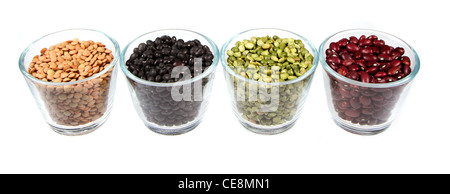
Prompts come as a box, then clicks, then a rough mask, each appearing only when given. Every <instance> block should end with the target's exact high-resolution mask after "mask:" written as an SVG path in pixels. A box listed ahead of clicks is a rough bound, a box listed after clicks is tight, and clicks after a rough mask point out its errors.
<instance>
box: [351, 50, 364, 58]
mask: <svg viewBox="0 0 450 194" xmlns="http://www.w3.org/2000/svg"><path fill="white" fill-rule="evenodd" d="M353 59H355V60H357V59H362V54H361V52H359V51H358V52H355V53H353Z"/></svg>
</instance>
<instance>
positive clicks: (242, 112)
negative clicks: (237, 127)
mask: <svg viewBox="0 0 450 194" xmlns="http://www.w3.org/2000/svg"><path fill="white" fill-rule="evenodd" d="M220 59H221V62H222V67H223V69H224V76H225V79H226V82H227V86H228V93H229V95H230V99H231V104H232V109H233V112H234V113H235V116H236V117H237V118H238V120H239V122H240V123H241V124H242V125H243V126H244V127H245V128H247V129H248V130H250V131H252V132H255V133H258V134H268V135H269V134H270V135H272V134H279V133H282V132H284V131H287V130H288V129H290V128H292V126H293V125H294V124H295V123H296V121H297V120H298V118H299V116H300V114H301V112H302V108H303V105H304V103H305V101H306V98H307V96H308V91H309V89H310V87H311V83H312V80H313V76H314V72H315V70H316V68H317V66H318V53H317V50H316V48H315V47H314V45H312V44H311V43H310V42H309V41H308V40H307V39H306V38H304V37H303V36H301V35H299V34H296V33H294V32H290V31H287V30H282V29H273V28H260V29H252V30H247V31H244V32H241V33H238V34H236V35H234V36H233V37H232V38H230V39H229V40H228V41H227V42H226V43H225V44H224V45H223V47H222V49H221V55H220Z"/></svg>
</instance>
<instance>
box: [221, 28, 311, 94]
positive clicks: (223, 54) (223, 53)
mask: <svg viewBox="0 0 450 194" xmlns="http://www.w3.org/2000/svg"><path fill="white" fill-rule="evenodd" d="M260 30H262V31H264V30H267V31H269V30H271V31H281V32H284V33H289V34H293V35H294V36H297V38H294V39H298V38H300V39H301V41H302V42H303V44H307V45H308V46H309V48H311V49H308V51H309V52H310V53H311V54H312V55H313V57H314V59H313V64H312V67H311V68H310V69H309V70H308V71H307V72H306V73H305V74H303V75H302V76H300V77H297V78H295V79H293V80H289V81H284V82H264V81H256V80H251V79H248V78H245V77H243V76H241V75H239V74H237V73H236V72H234V71H233V70H232V69H231V68H230V67H229V66H228V62H227V54H226V52H227V51H226V48H227V47H228V45H230V44H232V43H233V44H234V43H235V42H236V40H235V39H236V38H237V37H239V36H241V35H243V34H246V33H251V32H254V31H260ZM250 35H251V34H250ZM274 35H277V34H273V35H272V36H274ZM269 36H270V35H269ZM249 38H250V37H249ZM289 38H290V37H289ZM239 41H242V40H239ZM317 57H318V53H317V49H316V47H315V46H314V45H313V44H311V42H310V41H309V40H308V39H306V38H305V37H303V36H301V35H299V34H297V33H295V32H292V31H288V30H284V29H280V28H253V29H249V30H245V31H242V32H239V33H237V34H235V35H234V36H232V37H231V38H230V39H229V40H228V41H227V42H225V44H223V46H222V49H221V51H220V59H221V63H222V67H223V69H225V71H226V72H228V73H229V74H231V75H233V76H234V77H236V78H238V79H240V80H244V81H245V82H246V83H251V84H258V85H267V86H281V85H287V84H292V83H296V82H299V81H302V80H304V79H306V78H308V77H309V76H311V75H314V72H315V70H316V68H317V66H318V63H319V60H318V58H317Z"/></svg>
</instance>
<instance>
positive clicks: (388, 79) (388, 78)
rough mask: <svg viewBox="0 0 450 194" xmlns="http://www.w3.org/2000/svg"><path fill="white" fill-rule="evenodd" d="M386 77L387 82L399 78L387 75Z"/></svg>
mask: <svg viewBox="0 0 450 194" xmlns="http://www.w3.org/2000/svg"><path fill="white" fill-rule="evenodd" d="M385 79H386V82H395V81H397V78H395V77H385Z"/></svg>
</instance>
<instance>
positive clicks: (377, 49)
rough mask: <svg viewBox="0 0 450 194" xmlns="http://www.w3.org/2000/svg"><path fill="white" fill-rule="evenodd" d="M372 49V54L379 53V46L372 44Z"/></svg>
mask: <svg viewBox="0 0 450 194" xmlns="http://www.w3.org/2000/svg"><path fill="white" fill-rule="evenodd" d="M372 50H373V54H374V55H378V54H380V47H376V46H374V47H372Z"/></svg>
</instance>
